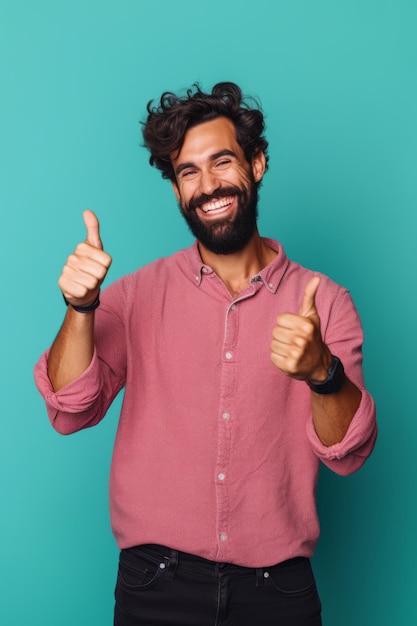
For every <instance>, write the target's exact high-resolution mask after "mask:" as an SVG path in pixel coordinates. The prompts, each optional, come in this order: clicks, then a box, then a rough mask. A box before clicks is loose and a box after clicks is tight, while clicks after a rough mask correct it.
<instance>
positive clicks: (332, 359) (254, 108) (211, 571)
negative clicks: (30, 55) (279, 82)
mask: <svg viewBox="0 0 417 626" xmlns="http://www.w3.org/2000/svg"><path fill="white" fill-rule="evenodd" d="M143 137H144V143H145V146H146V147H147V148H148V149H149V151H150V155H151V156H150V162H151V164H152V165H154V166H155V167H157V168H158V169H159V170H160V171H161V172H162V176H163V178H165V179H168V180H170V182H171V184H172V187H173V191H174V194H175V196H176V198H177V201H178V203H179V207H180V210H181V213H182V215H183V216H184V219H185V220H186V222H187V224H188V226H189V228H190V229H191V231H192V233H193V234H194V236H195V238H196V241H195V243H194V244H193V245H192V246H191V247H190V248H188V249H186V250H180V251H178V252H177V253H175V254H173V255H172V256H171V257H169V258H163V259H158V260H156V261H154V262H153V263H151V264H149V265H147V266H145V267H142V268H140V269H139V270H137V271H136V272H134V273H133V274H130V275H128V276H124V277H122V278H121V279H119V280H117V281H116V282H114V283H113V284H111V285H110V286H108V287H107V288H106V289H105V290H103V291H102V293H101V294H100V287H101V285H102V283H103V280H104V278H105V276H106V273H107V270H108V268H109V266H110V263H111V258H110V256H109V255H108V254H107V253H106V252H105V250H104V248H103V244H102V241H101V238H100V234H99V222H98V219H97V217H96V216H95V215H94V213H92V212H91V211H86V212H85V213H84V221H85V226H86V230H87V239H86V241H85V242H83V243H80V244H79V245H78V246H77V248H76V249H75V252H74V253H73V254H72V255H70V256H69V258H68V260H67V263H66V265H65V267H64V268H63V271H62V274H61V277H60V279H59V286H60V288H61V290H62V293H63V295H64V299H65V301H66V303H67V305H68V306H67V309H66V316H65V319H64V322H63V325H62V327H61V330H60V332H59V334H58V336H57V338H56V340H55V342H54V343H53V345H52V347H51V348H50V349H49V350H47V351H46V352H45V353H44V354H43V355H42V357H41V359H40V361H39V362H38V364H37V366H36V370H35V376H36V382H37V385H38V388H39V390H40V391H41V393H42V394H43V396H44V398H45V400H46V405H47V410H48V414H49V417H50V420H51V422H52V425H53V426H54V428H55V429H56V430H57V431H58V432H60V433H64V434H68V433H72V432H75V431H78V430H80V429H82V428H87V427H90V426H94V425H95V424H97V423H98V422H99V421H100V420H101V419H102V418H103V417H104V416H105V414H106V412H107V410H108V408H109V406H110V404H111V403H112V401H113V399H114V398H115V397H116V395H117V394H118V393H119V392H120V391H121V390H122V389H124V394H125V395H124V401H123V406H122V410H121V415H120V423H119V428H118V431H117V436H116V441H115V447H114V453H113V459H112V468H111V476H110V508H111V519H112V528H113V532H114V535H115V538H116V541H117V544H118V546H119V548H120V561H119V571H118V577H117V585H116V592H115V598H116V602H115V613H114V624H115V625H117V626H140V625H145V624H146V625H148V624H161V625H164V626H169V625H174V624H176V625H181V626H184V625H185V624H192V625H193V626H196V625H199V626H205V625H207V626H215V625H221V624H224V625H237V626H247V625H251V626H258V625H259V624H262V625H264V626H272V625H278V624H279V625H280V626H317V625H319V624H321V605H320V600H319V596H318V593H317V589H316V585H315V580H314V576H313V572H312V568H311V564H310V558H311V557H312V555H313V553H314V548H315V546H316V543H317V540H318V537H319V522H318V518H317V511H316V502H315V490H316V484H317V478H318V471H319V465H320V462H322V463H324V464H325V465H327V466H328V467H329V468H330V469H331V470H333V471H334V472H336V473H338V474H342V475H345V474H350V473H352V472H354V471H356V470H357V469H359V468H360V467H361V466H362V465H363V463H364V462H365V460H366V458H367V457H368V456H369V455H370V453H371V451H372V449H373V447H374V444H375V439H376V432H377V428H376V420H375V406H374V402H373V399H372V397H371V395H370V394H369V392H368V391H367V390H366V388H365V385H364V379H363V373H362V341H363V336H362V329H361V324H360V320H359V317H358V314H357V311H356V309H355V306H354V304H353V302H352V299H351V297H350V295H349V293H348V291H347V290H346V289H344V288H342V287H340V286H338V285H337V284H335V283H334V282H333V281H332V280H330V279H329V278H327V277H326V276H324V275H322V274H318V273H314V272H312V271H310V270H308V269H306V268H304V267H301V266H300V265H298V264H297V263H295V262H293V261H291V260H290V259H288V257H287V256H286V254H285V252H284V249H283V247H282V245H281V244H280V243H278V242H277V241H275V240H273V239H268V238H264V237H261V236H260V234H259V232H258V228H257V202H258V188H259V185H260V184H261V181H262V178H263V176H264V174H265V172H266V170H267V168H268V142H267V141H266V139H265V137H264V117H263V114H262V111H261V108H260V106H259V105H258V103H257V102H255V101H252V100H246V99H245V98H244V97H243V96H242V92H241V90H240V88H239V87H238V86H237V85H235V84H233V83H219V84H217V85H215V86H214V87H213V89H212V91H211V93H205V92H203V91H202V90H201V88H200V87H199V86H198V85H194V87H193V88H191V89H190V90H188V91H187V92H186V95H183V96H181V95H178V96H177V95H175V94H172V93H164V94H163V95H162V97H161V98H160V100H159V102H158V103H157V104H154V103H153V102H151V103H149V104H148V115H147V119H146V122H145V123H144V125H143Z"/></svg>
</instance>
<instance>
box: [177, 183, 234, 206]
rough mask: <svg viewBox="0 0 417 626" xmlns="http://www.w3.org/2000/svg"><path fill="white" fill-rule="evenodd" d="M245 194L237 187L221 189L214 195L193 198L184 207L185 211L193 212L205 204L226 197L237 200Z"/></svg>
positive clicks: (204, 194) (201, 195)
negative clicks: (236, 198)
mask: <svg viewBox="0 0 417 626" xmlns="http://www.w3.org/2000/svg"><path fill="white" fill-rule="evenodd" d="M245 195H246V194H245V192H244V191H243V190H242V189H240V188H239V187H234V186H230V187H221V188H220V189H217V190H216V192H215V193H212V194H210V195H207V194H206V193H202V194H200V195H198V196H195V197H193V198H191V199H190V201H189V202H188V204H187V205H186V206H185V209H187V210H188V211H195V210H196V209H197V208H198V207H199V206H201V205H202V204H205V203H206V202H212V201H213V200H219V198H226V197H227V196H238V197H239V198H242V197H244V196H245Z"/></svg>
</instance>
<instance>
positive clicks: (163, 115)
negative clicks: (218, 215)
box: [142, 83, 268, 182]
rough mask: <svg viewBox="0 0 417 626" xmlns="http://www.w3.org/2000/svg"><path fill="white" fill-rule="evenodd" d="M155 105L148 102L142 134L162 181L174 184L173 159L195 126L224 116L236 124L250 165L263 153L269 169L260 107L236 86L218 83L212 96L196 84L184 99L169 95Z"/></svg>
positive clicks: (168, 93)
mask: <svg viewBox="0 0 417 626" xmlns="http://www.w3.org/2000/svg"><path fill="white" fill-rule="evenodd" d="M249 101H250V102H251V103H253V106H252V107H251V106H249ZM154 102H155V101H154V100H151V101H150V102H148V105H147V111H148V118H147V120H146V122H142V125H143V128H142V133H143V139H144V146H145V147H146V148H147V149H148V150H149V152H150V153H151V156H150V159H149V162H150V164H151V165H153V166H155V167H156V168H158V169H159V170H161V172H162V177H163V178H168V179H170V180H171V181H173V182H175V173H174V169H173V167H172V163H171V156H172V154H174V155H175V154H178V153H179V152H180V150H181V148H182V145H183V143H184V137H185V133H186V132H187V131H188V130H189V129H190V128H192V127H193V126H197V125H198V124H201V123H202V122H208V121H209V120H213V119H215V118H216V117H221V116H222V117H227V118H229V119H230V120H231V121H232V122H233V124H234V126H235V129H236V138H237V141H238V143H239V145H240V146H241V148H242V150H243V152H244V155H245V158H246V160H247V161H248V163H251V162H252V158H253V156H255V155H256V154H257V153H258V152H260V151H263V152H264V154H265V159H266V163H267V166H268V155H267V149H268V142H267V141H266V139H265V137H264V136H263V133H264V130H265V123H264V116H263V113H262V110H261V107H260V104H259V103H258V102H257V101H256V100H255V99H253V98H245V97H244V96H243V95H242V91H241V89H240V87H238V86H237V85H236V84H235V83H217V84H216V85H214V87H213V89H212V91H211V94H209V93H204V92H203V91H202V90H201V89H200V86H199V84H198V83H195V84H194V85H193V86H192V87H191V88H190V89H188V90H187V91H186V95H185V96H179V95H178V96H177V95H175V94H174V93H171V92H169V91H166V92H165V93H163V94H162V96H161V99H160V101H159V104H157V105H155V104H154Z"/></svg>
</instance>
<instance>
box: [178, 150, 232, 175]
mask: <svg viewBox="0 0 417 626" xmlns="http://www.w3.org/2000/svg"><path fill="white" fill-rule="evenodd" d="M222 156H231V157H235V158H237V155H236V153H235V152H233V150H227V149H224V150H220V151H219V152H215V153H214V154H212V155H210V157H209V161H211V162H212V161H216V160H217V159H219V158H220V157H222ZM189 167H190V168H193V167H196V165H195V163H192V162H191V161H190V162H188V163H181V164H180V165H178V167H176V168H175V175H176V176H178V174H181V172H182V171H183V170H186V169H188V168H189Z"/></svg>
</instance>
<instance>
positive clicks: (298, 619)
mask: <svg viewBox="0 0 417 626" xmlns="http://www.w3.org/2000/svg"><path fill="white" fill-rule="evenodd" d="M115 598H116V605H115V614H114V626H145V625H146V626H151V625H159V626H187V625H189V626H320V625H321V604H320V600H319V597H318V594H317V589H316V584H315V580H314V575H313V572H312V569H311V565H310V561H309V559H306V558H302V557H298V558H295V559H290V560H288V561H284V562H283V563H280V564H278V565H274V566H272V567H265V568H257V569H252V568H247V567H240V566H238V565H232V564H228V563H215V562H212V561H207V560H206V559H202V558H199V557H195V556H192V555H189V554H186V553H183V552H178V551H176V550H170V549H169V548H164V547H162V546H155V545H146V546H138V547H135V548H129V549H127V550H122V551H121V553H120V562H119V571H118V577H117V585H116V591H115Z"/></svg>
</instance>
